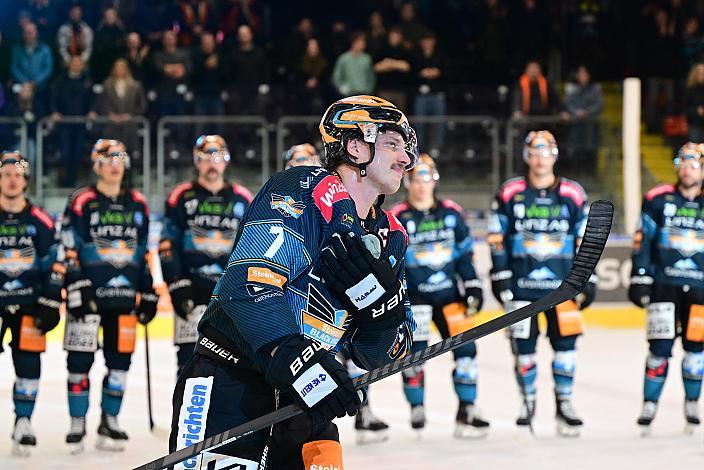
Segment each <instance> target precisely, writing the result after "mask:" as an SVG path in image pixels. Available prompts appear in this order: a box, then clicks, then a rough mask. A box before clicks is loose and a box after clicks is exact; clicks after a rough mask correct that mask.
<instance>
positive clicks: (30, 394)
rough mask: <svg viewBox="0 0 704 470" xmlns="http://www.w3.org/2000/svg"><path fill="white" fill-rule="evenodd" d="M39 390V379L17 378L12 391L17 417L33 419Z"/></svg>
mask: <svg viewBox="0 0 704 470" xmlns="http://www.w3.org/2000/svg"><path fill="white" fill-rule="evenodd" d="M38 390H39V379H23V378H21V377H17V380H15V386H14V387H13V389H12V401H13V402H14V403H15V415H16V416H17V417H23V416H26V417H27V418H31V417H32V411H34V402H35V401H36V400H37V392H38Z"/></svg>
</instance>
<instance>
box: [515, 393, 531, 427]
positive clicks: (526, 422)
mask: <svg viewBox="0 0 704 470" xmlns="http://www.w3.org/2000/svg"><path fill="white" fill-rule="evenodd" d="M533 416H535V398H528V399H527V400H525V401H524V402H523V403H521V411H520V412H519V413H518V418H516V426H530V423H531V421H533Z"/></svg>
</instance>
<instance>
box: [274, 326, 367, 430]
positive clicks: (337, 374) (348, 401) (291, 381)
mask: <svg viewBox="0 0 704 470" xmlns="http://www.w3.org/2000/svg"><path fill="white" fill-rule="evenodd" d="M264 378H265V379H266V381H267V382H269V383H270V384H271V385H273V386H274V387H276V388H278V389H280V390H283V391H286V392H288V393H290V394H291V396H292V398H293V399H294V400H296V402H298V404H299V405H301V407H302V408H303V409H304V410H307V411H308V413H309V415H310V417H311V420H312V421H313V422H314V423H319V422H321V421H331V420H333V419H335V418H342V417H344V416H345V415H350V416H354V415H355V414H357V411H358V410H359V407H360V406H361V404H362V397H360V393H361V392H360V393H358V392H357V391H356V390H355V389H354V387H353V385H352V380H351V379H350V376H349V374H348V373H347V369H345V367H344V366H343V365H342V364H340V363H339V362H337V360H335V358H334V357H332V356H331V355H330V354H328V351H326V350H325V349H324V348H323V347H322V346H321V345H320V344H319V343H316V342H314V341H312V340H310V339H308V338H304V337H303V336H301V335H291V336H289V337H288V338H286V339H285V340H284V341H283V342H282V343H281V344H279V346H278V347H277V348H276V350H275V352H274V356H273V357H272V358H271V362H270V363H269V367H268V368H267V370H266V375H265V377H264Z"/></svg>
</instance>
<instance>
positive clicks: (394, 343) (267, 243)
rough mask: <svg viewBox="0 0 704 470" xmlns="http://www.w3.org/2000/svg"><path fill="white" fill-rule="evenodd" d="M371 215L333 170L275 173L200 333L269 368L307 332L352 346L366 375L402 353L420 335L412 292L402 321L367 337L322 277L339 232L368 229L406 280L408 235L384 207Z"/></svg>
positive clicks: (334, 344)
mask: <svg viewBox="0 0 704 470" xmlns="http://www.w3.org/2000/svg"><path fill="white" fill-rule="evenodd" d="M372 213H373V214H372V217H370V218H369V219H368V220H366V221H360V220H359V218H358V216H357V210H356V207H355V204H354V202H353V201H352V199H351V198H350V196H349V194H348V192H347V189H346V188H345V186H344V185H343V184H342V181H341V180H340V179H339V177H338V176H336V175H334V174H331V173H329V172H328V171H326V170H325V169H322V168H316V167H297V168H292V169H289V170H286V171H284V172H282V173H278V174H277V175H275V176H274V177H272V178H271V179H270V180H269V181H268V182H267V183H266V184H265V185H264V187H263V188H262V189H261V191H260V192H259V193H258V194H257V196H256V197H255V198H254V201H253V202H252V204H251V205H250V206H249V208H248V209H247V211H246V212H245V215H244V218H243V219H242V222H241V226H240V231H239V233H238V236H237V240H236V242H235V248H234V251H233V252H232V255H231V256H230V259H229V261H228V264H227V268H226V271H225V273H224V274H223V276H222V277H221V278H220V280H219V281H218V283H217V285H216V287H215V291H214V293H213V300H212V301H211V302H210V305H209V306H208V309H207V310H206V312H205V314H204V317H203V319H202V320H201V322H200V325H199V329H200V330H201V331H203V329H204V328H206V327H207V326H212V327H214V328H216V329H217V330H218V331H220V332H221V333H223V334H224V335H225V336H226V337H227V338H230V339H231V340H232V341H233V344H235V346H236V347H237V349H238V350H239V351H240V352H241V353H242V354H243V355H244V356H245V357H247V358H248V359H250V360H252V361H253V362H254V363H255V364H256V365H257V366H258V367H259V368H260V369H261V370H266V367H267V365H268V362H269V360H270V358H271V357H270V354H269V353H268V348H270V347H272V345H275V344H277V342H278V341H280V340H281V339H282V338H283V337H285V336H288V335H291V334H303V335H305V336H306V337H308V338H311V339H312V340H315V341H317V342H318V343H320V344H321V345H322V346H323V347H325V348H326V349H328V350H329V351H330V352H331V353H335V352H337V351H339V350H340V349H341V348H343V347H344V348H345V349H346V350H347V351H348V352H350V353H351V355H352V357H353V358H354V359H355V362H356V363H357V364H358V365H359V366H360V367H363V368H365V369H372V368H374V367H378V366H379V365H381V364H383V363H385V362H388V361H389V360H391V359H396V358H399V357H402V356H403V355H404V354H405V353H406V352H407V351H409V350H410V346H411V338H412V332H413V330H414V329H415V324H414V323H413V317H412V313H411V310H410V304H409V302H408V299H407V296H406V295H404V303H405V306H406V321H405V323H404V324H402V325H401V326H400V327H399V328H394V329H392V330H382V331H374V332H369V331H363V330H359V329H358V328H357V327H356V324H355V320H354V313H351V312H347V311H346V310H345V309H344V307H343V305H342V303H341V302H339V301H337V300H336V299H335V298H333V296H332V295H330V294H329V293H328V292H327V290H326V289H325V284H324V283H323V282H322V280H321V278H320V277H319V276H318V272H319V269H318V267H319V263H320V260H319V254H320V252H321V250H322V249H323V248H325V247H326V246H328V244H329V239H330V237H331V236H332V234H333V233H338V232H345V231H347V232H353V233H355V234H356V235H357V236H361V235H363V234H364V233H366V232H365V230H367V231H369V232H375V233H377V234H378V235H379V236H380V238H381V239H382V242H383V245H384V248H385V251H384V255H385V256H388V257H389V260H390V262H391V264H392V265H393V266H394V269H395V271H396V272H397V273H398V276H399V278H400V279H401V280H402V282H404V283H405V281H404V263H403V256H404V253H405V251H406V243H407V239H406V232H405V231H404V229H403V227H402V226H401V224H400V223H399V222H398V220H397V219H396V218H395V217H394V216H393V215H391V214H389V213H388V212H386V211H383V210H381V208H380V204H377V205H376V206H375V207H373V208H372ZM373 216H375V217H373ZM363 223H364V224H365V225H366V229H365V228H363Z"/></svg>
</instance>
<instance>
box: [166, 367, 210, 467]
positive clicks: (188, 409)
mask: <svg viewBox="0 0 704 470" xmlns="http://www.w3.org/2000/svg"><path fill="white" fill-rule="evenodd" d="M212 389H213V377H212V376H210V377H193V378H190V379H186V386H185V387H184V389H183V401H182V402H181V411H180V413H179V415H178V438H177V440H176V450H178V449H183V448H184V447H188V446H190V445H192V444H195V443H197V442H199V441H202V440H203V438H204V437H205V424H206V421H207V420H208V409H209V408H210V394H211V392H212ZM201 458H202V456H201V455H197V456H195V457H191V458H190V459H186V460H184V461H183V462H181V463H180V464H178V465H176V467H175V468H176V470H182V469H196V468H200V460H201Z"/></svg>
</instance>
